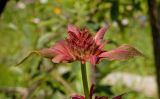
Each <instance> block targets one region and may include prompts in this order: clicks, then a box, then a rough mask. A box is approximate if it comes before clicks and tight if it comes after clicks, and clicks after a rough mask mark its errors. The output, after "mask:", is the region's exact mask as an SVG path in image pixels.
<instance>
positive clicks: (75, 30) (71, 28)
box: [68, 24, 79, 34]
mask: <svg viewBox="0 0 160 99" xmlns="http://www.w3.org/2000/svg"><path fill="white" fill-rule="evenodd" d="M68 33H75V34H78V33H79V29H78V28H77V27H76V26H74V25H71V24H69V25H68Z"/></svg>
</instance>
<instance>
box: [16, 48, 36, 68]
mask: <svg viewBox="0 0 160 99" xmlns="http://www.w3.org/2000/svg"><path fill="white" fill-rule="evenodd" d="M34 54H39V53H38V51H32V52H30V53H29V54H28V55H27V56H25V57H24V58H23V59H22V60H20V61H19V62H18V63H17V64H16V66H18V65H20V64H22V63H23V62H24V61H26V60H27V59H28V58H29V57H31V56H32V55H34Z"/></svg>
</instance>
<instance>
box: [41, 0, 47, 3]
mask: <svg viewBox="0 0 160 99" xmlns="http://www.w3.org/2000/svg"><path fill="white" fill-rule="evenodd" d="M47 2H48V0H40V3H42V4H45V3H47Z"/></svg>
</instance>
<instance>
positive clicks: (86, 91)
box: [81, 63, 90, 99]
mask: <svg viewBox="0 0 160 99" xmlns="http://www.w3.org/2000/svg"><path fill="white" fill-rule="evenodd" d="M81 74H82V81H83V89H84V94H85V99H90V95H89V88H88V81H87V71H86V64H82V63H81Z"/></svg>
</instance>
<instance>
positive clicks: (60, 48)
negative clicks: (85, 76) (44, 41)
mask: <svg viewBox="0 0 160 99" xmlns="http://www.w3.org/2000/svg"><path fill="white" fill-rule="evenodd" d="M52 49H53V50H54V52H55V53H56V54H62V55H63V56H71V57H72V58H74V59H75V57H74V55H72V53H71V52H70V50H69V48H68V46H67V44H66V42H65V41H64V40H62V41H59V42H58V43H56V44H55V46H54V47H53V48H52Z"/></svg>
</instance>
